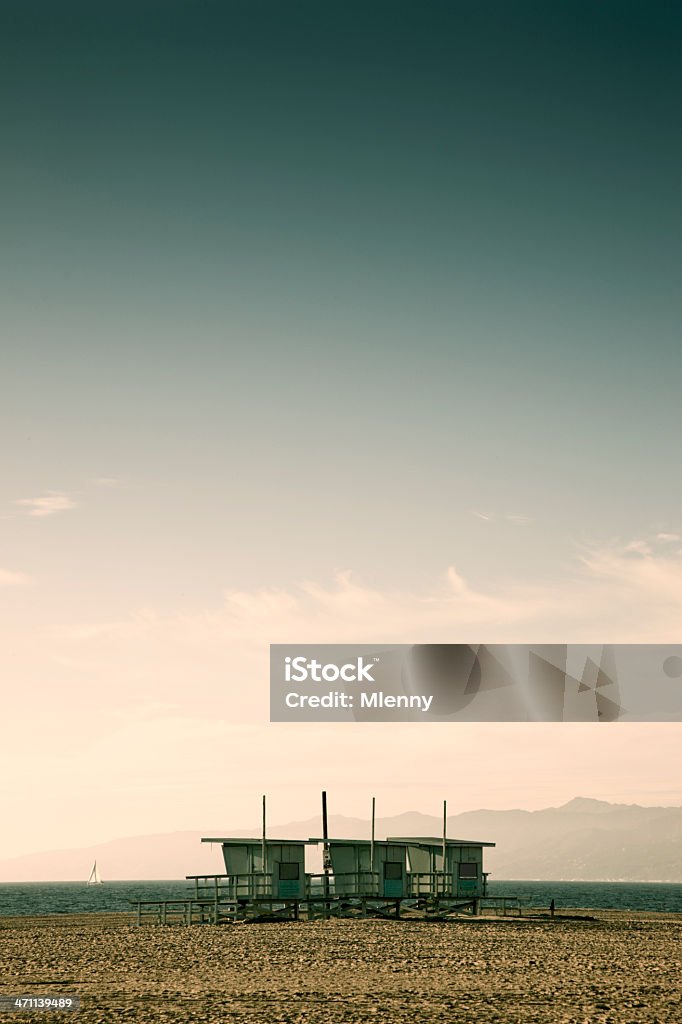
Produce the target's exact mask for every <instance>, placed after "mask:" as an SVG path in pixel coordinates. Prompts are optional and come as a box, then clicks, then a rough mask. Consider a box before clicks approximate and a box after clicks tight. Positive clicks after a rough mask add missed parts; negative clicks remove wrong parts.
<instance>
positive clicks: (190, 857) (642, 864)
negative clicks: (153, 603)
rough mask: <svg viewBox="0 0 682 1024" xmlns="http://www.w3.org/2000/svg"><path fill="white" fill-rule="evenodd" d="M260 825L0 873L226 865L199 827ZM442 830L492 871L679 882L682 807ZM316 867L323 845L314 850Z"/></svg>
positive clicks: (57, 853) (550, 813)
mask: <svg viewBox="0 0 682 1024" xmlns="http://www.w3.org/2000/svg"><path fill="white" fill-rule="evenodd" d="M329 827H330V835H332V836H336V837H337V838H339V839H351V838H355V837H357V838H369V835H370V824H369V821H367V820H363V819H360V818H347V817H344V816H342V815H332V816H331V817H330V823H329ZM321 832H322V823H321V820H320V818H319V817H314V818H309V819H308V820H304V821H297V822H291V823H289V824H288V825H282V826H278V827H273V828H271V829H269V831H268V835H269V836H271V837H272V838H289V839H298V838H301V839H307V838H308V837H310V836H319V835H321ZM441 832H442V820H441V819H439V818H437V817H435V816H430V815H427V814H419V813H418V812H416V811H408V812H406V813H405V814H400V815H397V816H395V817H392V818H378V819H377V823H376V835H377V838H378V839H381V838H385V837H386V836H387V835H394V836H395V835H408V836H409V835H421V836H425V835H433V836H439V835H440V834H441ZM258 834H259V832H258V828H254V829H250V830H244V829H242V830H239V829H231V828H230V827H229V826H222V827H217V828H213V829H211V828H206V829H205V830H204V831H203V832H193V831H192V832H189V831H188V832H169V833H163V834H159V835H147V836H132V837H129V838H126V839H114V840H112V841H111V842H108V843H100V844H98V845H97V846H90V847H84V848H80V849H74V850H52V851H47V852H43V853H33V854H28V855H26V856H22V857H13V858H11V859H5V860H1V859H0V881H4V882H24V881H72V880H74V881H77V880H81V879H82V880H85V879H86V878H87V876H88V874H89V872H90V867H91V866H92V862H93V860H95V858H96V859H97V862H98V865H99V866H100V869H101V871H102V875H103V877H104V878H105V879H107V878H108V879H112V880H113V879H159V878H184V876H185V875H186V874H199V873H201V872H206V873H207V874H208V873H216V872H220V871H222V870H223V863H222V857H221V853H220V847H219V846H210V845H208V844H206V843H203V844H202V843H201V838H202V836H214V837H222V836H225V835H230V836H235V837H238V836H249V835H250V836H257V835H258ZM448 837H449V838H459V839H481V840H485V841H489V842H494V843H496V844H497V846H496V848H495V849H494V850H489V851H487V853H486V870H490V872H491V873H492V877H493V878H497V879H503V878H510V879H538V880H549V881H560V880H570V879H575V880H580V881H599V880H622V881H668V882H682V807H640V806H638V805H637V804H610V803H607V802H605V801H602V800H589V799H585V798H582V797H577V798H576V799H574V800H570V801H569V802H568V803H567V804H564V805H563V806H562V807H548V808H546V809H544V810H541V811H523V810H509V811H490V810H479V811H467V812H465V813H463V814H457V815H453V816H451V817H449V818H448ZM311 861H312V863H313V865H314V866H315V869H316V870H318V869H319V867H318V865H319V852H318V853H317V856H315V851H312V853H311Z"/></svg>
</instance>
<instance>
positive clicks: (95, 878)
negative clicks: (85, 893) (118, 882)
mask: <svg viewBox="0 0 682 1024" xmlns="http://www.w3.org/2000/svg"><path fill="white" fill-rule="evenodd" d="M101 884H102V879H101V877H100V873H99V868H98V867H97V861H95V863H94V864H93V865H92V871H91V872H90V877H89V878H88V885H101Z"/></svg>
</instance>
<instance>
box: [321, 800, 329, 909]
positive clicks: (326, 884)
mask: <svg viewBox="0 0 682 1024" xmlns="http://www.w3.org/2000/svg"><path fill="white" fill-rule="evenodd" d="M322 839H323V840H324V842H323V845H322V851H323V852H322V856H323V858H324V899H325V903H324V916H325V920H326V919H327V918H328V917H329V830H328V828H327V791H326V790H323V791H322Z"/></svg>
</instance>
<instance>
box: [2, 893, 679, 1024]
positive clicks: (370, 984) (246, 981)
mask: <svg viewBox="0 0 682 1024" xmlns="http://www.w3.org/2000/svg"><path fill="white" fill-rule="evenodd" d="M588 916H589V917H591V918H592V920H589V919H585V918H587V917H588ZM680 950H682V917H681V916H680V915H672V914H671V915H664V914H636V913H624V912H604V911H589V912H588V911H585V912H578V911H576V912H574V913H573V915H572V916H571V915H566V916H563V915H562V916H561V917H560V918H558V919H557V920H555V921H554V922H552V921H550V920H548V919H546V918H545V917H540V916H537V917H535V918H533V917H530V918H528V919H520V920H519V919H511V918H506V919H504V918H502V919H488V918H481V919H479V920H456V921H453V922H447V923H441V922H438V923H434V922H419V921H401V922H388V921H376V920H366V921H349V920H346V921H315V922H309V923H306V922H300V923H294V922H291V923H281V924H259V925H243V924H242V925H231V926H230V925H227V926H221V927H218V928H215V927H211V926H203V927H202V926H193V927H189V928H186V927H182V926H169V927H163V926H159V925H151V926H143V927H136V926H135V925H134V924H133V923H132V921H131V919H130V918H129V917H128V916H127V915H123V914H109V915H82V916H76V915H73V916H61V917H50V918H48V917H45V918H37V917H34V918H4V919H0V979H1V980H0V995H3V996H8V995H19V994H22V995H26V994H33V995H44V994H46V993H52V994H57V993H60V992H61V993H68V994H77V995H79V996H80V997H81V1000H82V1008H81V1009H80V1010H79V1011H77V1012H72V1013H68V1014H61V1013H56V1012H54V1011H40V1012H22V1013H21V1014H19V1015H16V1016H15V1015H10V1014H7V1015H6V1016H7V1019H17V1016H18V1017H20V1018H21V1019H25V1020H26V1019H28V1020H46V1019H55V1018H57V1019H61V1020H66V1019H68V1020H78V1021H80V1022H83V1024H85V1022H88V1024H90V1022H93V1024H94V1022H109V1021H119V1020H121V1021H170V1020H187V1021H201V1022H218V1021H225V1020H227V1021H235V1022H247V1021H248V1022H255V1021H308V1022H317V1021H319V1022H339V1024H340V1022H345V1024H348V1022H350V1021H365V1020H386V1021H391V1022H394V1024H402V1022H408V1021H443V1020H446V1021H457V1022H458V1024H469V1022H471V1024H474V1022H475V1024H485V1022H488V1021H490V1022H492V1021H496V1022H502V1021H504V1022H507V1021H527V1022H537V1024H545V1022H547V1024H549V1022H552V1024H559V1022H560V1024H599V1022H604V1024H606V1022H614V1024H615V1022H617V1024H628V1022H632V1024H634V1022H637V1024H639V1022H642V1024H643V1022H645V1021H646V1022H649V1024H651V1022H660V1024H672V1022H673V1021H675V1020H680V1019H682V1006H681V1003H680V993H679V987H680Z"/></svg>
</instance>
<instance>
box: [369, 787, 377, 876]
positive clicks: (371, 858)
mask: <svg viewBox="0 0 682 1024" xmlns="http://www.w3.org/2000/svg"><path fill="white" fill-rule="evenodd" d="M376 803H377V800H376V797H375V796H373V797H372V845H371V846H370V848H369V870H370V871H371V878H370V880H369V884H370V892H373V891H374V822H375V812H376Z"/></svg>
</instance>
